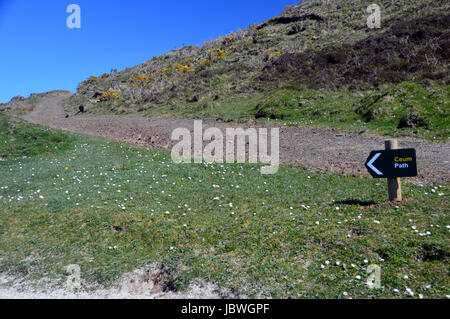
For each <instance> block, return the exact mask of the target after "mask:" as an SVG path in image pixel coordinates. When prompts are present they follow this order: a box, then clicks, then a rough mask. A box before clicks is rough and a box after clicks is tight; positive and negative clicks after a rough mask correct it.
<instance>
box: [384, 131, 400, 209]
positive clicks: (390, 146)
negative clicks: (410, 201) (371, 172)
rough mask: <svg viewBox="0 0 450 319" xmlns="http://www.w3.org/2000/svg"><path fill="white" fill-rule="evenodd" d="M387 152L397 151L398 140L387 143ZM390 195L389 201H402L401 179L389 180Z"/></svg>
mask: <svg viewBox="0 0 450 319" xmlns="http://www.w3.org/2000/svg"><path fill="white" fill-rule="evenodd" d="M385 148H386V150H396V149H398V140H397V139H393V140H387V141H386V142H385ZM388 193H389V201H391V202H401V201H402V182H401V180H400V178H399V177H397V178H388Z"/></svg>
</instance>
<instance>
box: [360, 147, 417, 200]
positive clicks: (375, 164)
mask: <svg viewBox="0 0 450 319" xmlns="http://www.w3.org/2000/svg"><path fill="white" fill-rule="evenodd" d="M366 168H367V170H368V171H369V173H370V174H371V175H372V177H374V178H387V179H388V193H389V200H390V201H391V202H400V201H402V184H401V180H400V177H415V176H417V161H416V150H415V149H398V141H397V140H396V139H394V140H388V141H386V145H385V150H383V151H373V152H371V153H370V155H369V158H368V159H367V161H366Z"/></svg>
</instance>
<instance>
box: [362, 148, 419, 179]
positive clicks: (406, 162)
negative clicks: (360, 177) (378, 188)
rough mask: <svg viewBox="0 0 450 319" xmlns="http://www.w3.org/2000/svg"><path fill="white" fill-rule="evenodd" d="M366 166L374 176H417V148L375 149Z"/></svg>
mask: <svg viewBox="0 0 450 319" xmlns="http://www.w3.org/2000/svg"><path fill="white" fill-rule="evenodd" d="M366 167H367V170H368V171H369V173H370V174H371V175H372V177H373V178H395V177H415V176H417V162H416V150H415V149H412V148H411V149H402V150H384V151H373V152H372V153H370V156H369V158H368V159H367V162H366Z"/></svg>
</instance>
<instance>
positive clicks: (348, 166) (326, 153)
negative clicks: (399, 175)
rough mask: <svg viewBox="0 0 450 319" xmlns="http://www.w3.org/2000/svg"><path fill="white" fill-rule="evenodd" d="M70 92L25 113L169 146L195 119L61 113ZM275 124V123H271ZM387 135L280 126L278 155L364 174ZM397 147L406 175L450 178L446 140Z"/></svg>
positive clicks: (402, 142) (62, 125)
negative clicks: (413, 162)
mask: <svg viewBox="0 0 450 319" xmlns="http://www.w3.org/2000/svg"><path fill="white" fill-rule="evenodd" d="M67 97H68V95H63V96H59V97H56V98H49V99H46V100H44V101H42V102H41V103H39V104H38V105H37V106H36V108H35V110H34V111H33V112H31V113H30V114H28V115H26V116H25V119H26V120H28V121H30V122H33V123H36V124H42V125H46V126H50V127H53V128H58V129H63V130H68V131H72V132H78V133H85V134H92V135H98V136H105V137H110V138H114V139H117V140H121V141H125V142H130V143H135V144H139V145H142V146H145V147H152V148H156V149H166V150H170V149H171V147H172V146H173V145H174V144H175V142H172V141H171V140H170V137H171V134H172V132H173V130H174V129H176V128H183V127H185V128H188V129H190V130H191V131H192V130H193V123H194V120H191V119H182V118H143V117H135V116H125V117H115V116H89V115H77V116H72V117H69V118H65V113H64V110H63V107H62V106H61V101H62V100H63V99H65V98H67ZM236 125H237V124H234V123H228V124H226V123H221V122H216V121H214V120H204V121H203V126H204V128H206V127H211V126H214V127H219V128H221V129H224V128H226V127H229V126H236ZM271 126H274V125H271ZM385 139H386V138H385V137H379V136H373V135H370V134H368V133H361V134H358V133H342V132H340V131H339V130H336V129H329V128H324V127H282V128H281V129H280V160H281V163H283V164H292V165H299V166H306V167H309V168H312V169H314V170H318V171H321V172H325V171H332V172H343V173H346V174H355V175H360V174H367V172H366V169H365V167H364V163H365V160H366V158H367V156H368V154H369V153H370V151H371V150H379V149H383V148H384V141H385ZM399 146H400V147H401V148H415V149H416V151H417V157H418V166H419V176H418V177H417V178H415V179H410V181H415V182H432V183H442V182H448V181H449V180H450V173H449V172H450V163H449V158H450V156H449V155H450V143H448V142H441V143H433V142H429V141H424V140H420V139H414V138H401V139H399Z"/></svg>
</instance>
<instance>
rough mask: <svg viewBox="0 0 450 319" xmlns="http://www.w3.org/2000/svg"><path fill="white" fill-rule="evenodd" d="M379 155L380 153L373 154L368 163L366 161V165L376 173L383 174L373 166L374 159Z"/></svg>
mask: <svg viewBox="0 0 450 319" xmlns="http://www.w3.org/2000/svg"><path fill="white" fill-rule="evenodd" d="M380 156H381V153H376V154H375V156H374V157H373V158H372V159H371V160H370V162H369V163H367V166H369V168H370V169H371V170H373V171H374V172H375V173H376V174H378V175H383V173H381V172H380V171H379V170H378V168H376V167H375V166H373V163H375V161H376V160H377V159H378V157H380Z"/></svg>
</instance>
